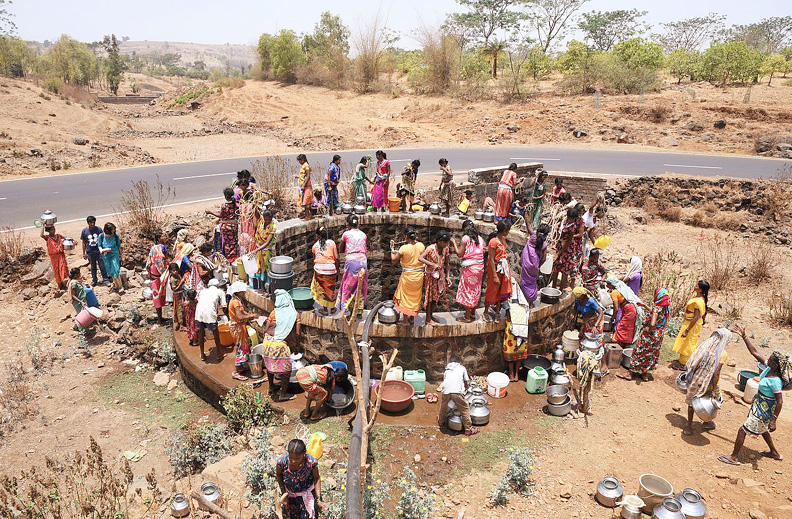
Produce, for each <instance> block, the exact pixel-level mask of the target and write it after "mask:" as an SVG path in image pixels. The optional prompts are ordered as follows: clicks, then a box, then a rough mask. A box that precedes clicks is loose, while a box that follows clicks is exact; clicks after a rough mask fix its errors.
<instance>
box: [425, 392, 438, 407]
mask: <svg viewBox="0 0 792 519" xmlns="http://www.w3.org/2000/svg"><path fill="white" fill-rule="evenodd" d="M426 401H427V402H428V403H430V404H435V403H437V393H427V394H426Z"/></svg>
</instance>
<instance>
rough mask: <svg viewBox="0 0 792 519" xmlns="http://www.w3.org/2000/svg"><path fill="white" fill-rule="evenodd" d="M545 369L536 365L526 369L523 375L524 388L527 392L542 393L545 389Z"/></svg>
mask: <svg viewBox="0 0 792 519" xmlns="http://www.w3.org/2000/svg"><path fill="white" fill-rule="evenodd" d="M547 379H548V374H547V371H546V370H545V369H544V368H543V367H542V366H536V367H535V368H533V369H531V370H529V371H528V375H527V376H526V377H525V390H526V391H528V392H529V393H544V392H545V390H546V389H547Z"/></svg>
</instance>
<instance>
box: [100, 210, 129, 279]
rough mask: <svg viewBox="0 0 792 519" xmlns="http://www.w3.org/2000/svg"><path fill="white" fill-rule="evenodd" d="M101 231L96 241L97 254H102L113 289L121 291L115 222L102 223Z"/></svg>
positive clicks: (118, 244)
mask: <svg viewBox="0 0 792 519" xmlns="http://www.w3.org/2000/svg"><path fill="white" fill-rule="evenodd" d="M102 231H103V232H102V234H100V235H99V240H98V241H97V245H98V246H99V254H101V255H102V261H103V262H104V265H105V270H106V271H107V277H109V278H110V279H111V280H112V282H113V290H115V291H117V292H123V290H124V285H123V284H122V283H121V238H120V237H119V236H118V232H117V231H116V226H115V224H113V223H111V222H107V223H106V224H104V228H103V229H102Z"/></svg>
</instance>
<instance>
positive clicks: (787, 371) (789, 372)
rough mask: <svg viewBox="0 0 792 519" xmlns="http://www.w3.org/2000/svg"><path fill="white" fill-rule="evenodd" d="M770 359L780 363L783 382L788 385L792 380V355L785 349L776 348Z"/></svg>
mask: <svg viewBox="0 0 792 519" xmlns="http://www.w3.org/2000/svg"><path fill="white" fill-rule="evenodd" d="M770 359H773V360H775V361H776V362H777V363H778V367H779V370H778V371H779V372H780V374H779V376H780V377H781V383H782V384H783V386H784V387H786V386H788V385H789V383H790V382H792V356H790V355H789V353H787V352H785V351H781V350H775V351H774V352H773V353H771V354H770ZM768 361H769V360H768Z"/></svg>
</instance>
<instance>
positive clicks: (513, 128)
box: [506, 126, 520, 133]
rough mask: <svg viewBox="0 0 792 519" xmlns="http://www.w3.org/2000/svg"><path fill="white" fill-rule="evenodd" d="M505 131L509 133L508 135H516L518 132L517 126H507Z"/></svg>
mask: <svg viewBox="0 0 792 519" xmlns="http://www.w3.org/2000/svg"><path fill="white" fill-rule="evenodd" d="M506 129H507V130H508V131H509V133H517V132H519V131H520V127H519V126H507V127H506Z"/></svg>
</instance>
